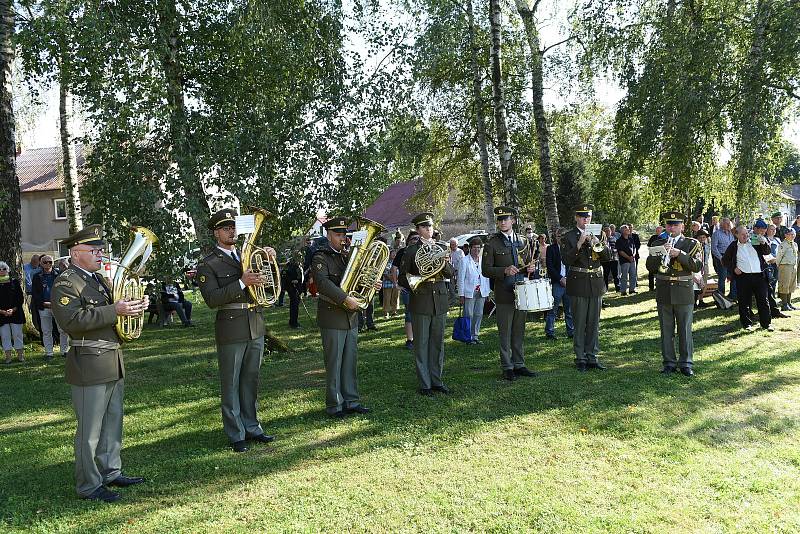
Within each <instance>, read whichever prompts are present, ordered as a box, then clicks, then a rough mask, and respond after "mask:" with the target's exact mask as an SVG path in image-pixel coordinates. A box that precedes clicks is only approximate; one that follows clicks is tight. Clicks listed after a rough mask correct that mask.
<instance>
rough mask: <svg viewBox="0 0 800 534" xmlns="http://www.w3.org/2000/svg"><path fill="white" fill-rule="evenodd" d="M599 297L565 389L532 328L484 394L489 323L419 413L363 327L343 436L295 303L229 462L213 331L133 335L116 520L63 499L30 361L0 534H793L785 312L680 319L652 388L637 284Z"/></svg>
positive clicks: (561, 360)
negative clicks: (524, 366) (628, 291)
mask: <svg viewBox="0 0 800 534" xmlns="http://www.w3.org/2000/svg"><path fill="white" fill-rule="evenodd" d="M640 282H641V281H640ZM644 285H645V286H646V280H645V281H644ZM607 300H608V302H609V304H610V306H609V307H608V308H606V309H605V310H603V314H602V321H601V325H602V332H601V350H602V354H601V359H602V361H604V362H605V363H606V364H607V365H608V366H609V369H608V370H607V371H605V372H598V371H594V372H590V373H586V374H578V373H577V372H576V371H575V370H574V368H573V364H572V359H573V356H572V352H571V344H570V342H569V341H570V340H567V339H566V337H564V329H563V322H562V323H560V324H559V327H558V334H559V336H560V339H558V340H556V341H549V340H547V339H545V337H544V332H543V322H541V321H531V322H529V323H528V327H527V338H526V350H527V355H528V363H529V365H530V367H532V368H534V369H536V370H537V371H539V372H540V373H541V374H540V376H539V377H537V378H532V379H520V380H518V381H516V382H514V383H509V382H504V381H502V380H500V370H499V364H498V354H497V351H498V345H497V339H496V326H495V323H494V321H493V320H491V319H490V320H488V321H486V322H485V327H484V330H483V335H482V339H483V340H484V341H485V344H484V345H482V346H465V345H462V344H460V343H457V342H454V341H452V340H448V341H447V344H446V351H447V352H446V364H445V371H446V382H447V384H448V385H449V386H450V388H451V389H452V394H451V395H450V396H437V397H435V398H425V397H422V396H420V395H418V394H417V393H416V378H415V374H414V366H413V360H412V356H411V354H410V353H409V352H408V351H406V350H404V349H403V348H402V344H403V340H404V337H403V334H402V319H401V318H397V319H390V320H388V321H387V320H379V321H378V328H379V331H378V332H370V333H368V334H366V335H362V337H361V342H360V345H359V354H360V361H359V373H360V389H361V394H362V397H363V401H364V403H365V404H366V405H368V406H370V407H371V408H372V409H373V412H372V413H371V414H370V415H368V416H366V417H352V418H347V419H345V420H343V421H333V420H331V419H329V418H327V417H325V415H324V413H323V408H324V396H323V380H324V369H323V366H322V355H321V350H320V341H319V334H318V332H317V330H316V328H315V327H314V326H313V323H312V322H311V321H310V320H309V318H308V317H306V316H305V314H304V313H303V311H302V308H301V323H302V324H303V327H304V328H303V329H302V330H300V331H293V330H290V329H289V328H288V327H286V326H285V325H286V323H287V315H286V314H287V311H288V308H277V309H276V310H271V311H269V312H268V314H267V317H268V321H269V324H270V327H271V329H272V331H273V332H274V333H275V334H277V335H278V336H280V337H282V338H284V339H286V340H287V341H288V342H289V344H290V345H291V346H292V347H294V349H295V352H294V353H291V354H277V355H271V356H269V357H267V358H265V361H264V365H263V367H262V382H261V409H260V414H261V419H262V424H263V426H264V428H265V430H266V431H267V432H268V433H273V434H276V435H277V440H276V441H275V442H274V443H273V444H271V445H254V446H253V447H252V448H251V450H250V451H249V452H248V453H246V454H242V455H237V454H234V453H232V452H231V451H230V449H229V448H228V446H227V442H226V438H225V436H224V434H223V432H222V427H221V421H220V414H219V400H218V381H217V363H216V357H215V353H214V346H213V323H212V321H213V316H212V313H211V312H210V311H209V310H207V309H206V308H205V307H203V306H202V305H198V306H197V308H196V314H195V317H196V320H197V323H198V327H197V328H194V329H183V328H180V327H171V328H167V329H160V328H158V327H150V328H148V329H147V330H146V331H145V333H144V335H143V336H142V338H141V339H140V340H139V341H138V342H135V343H132V344H130V346H129V347H127V348H126V353H125V357H126V367H127V371H128V376H127V379H126V397H125V408H126V417H125V439H124V448H123V463H124V469H125V471H126V472H127V473H128V474H131V475H139V476H144V477H146V478H147V483H146V484H143V485H141V486H137V487H133V488H128V489H122V490H120V491H121V492H122V493H123V500H122V501H121V502H120V503H118V504H115V505H106V504H102V503H90V502H86V501H82V500H79V499H77V498H76V496H75V493H74V488H73V484H74V483H73V474H72V470H73V458H72V439H73V435H74V425H75V421H74V415H73V412H72V408H71V405H70V400H69V388H68V386H67V385H66V384H65V383H64V381H63V362H62V361H60V360H58V358H57V361H56V362H54V363H50V364H45V363H44V362H42V360H41V353H34V354H30V355H29V358H28V359H29V362H28V363H27V364H25V365H20V364H14V365H12V366H10V367H3V368H2V369H0V400H1V402H0V459H2V469H0V530H3V531H9V532H88V531H105V532H119V531H122V532H246V531H257V532H281V531H379V532H395V531H422V532H463V531H495V532H514V531H533V532H559V533H565V532H581V533H582V532H658V533H662V532H798V531H800V428H799V427H798V422H800V402H799V399H800V312H796V313H795V314H794V316H793V317H792V318H791V319H782V320H778V321H777V322H776V323H775V325H776V327H777V330H776V331H775V332H774V333H772V334H769V333H766V332H763V331H756V332H754V333H750V334H746V333H742V332H741V330H740V329H739V326H738V320H737V315H736V312H735V309H734V310H730V311H728V312H720V311H717V310H715V309H706V310H702V311H700V312H698V313H697V314H696V319H695V347H696V353H695V371H696V372H697V375H696V376H695V377H693V378H691V379H688V378H685V377H682V376H679V375H678V376H669V377H665V376H662V375H660V374H659V373H658V371H659V369H660V367H661V364H660V351H659V334H658V328H657V319H656V315H655V306H654V301H653V300H652V294H651V293H648V292H647V291H646V287H645V291H644V292H642V293H640V294H639V295H636V296H632V297H625V298H622V297H617V296H614V294H613V293H612V294H610V296H609V298H608V299H607ZM308 305H309V308H310V310H311V312H312V314H313V313H314V308H315V305H314V303H313V302H312V301H308ZM454 316H455V313H453V314H451V318H450V319H449V320H448V335H449V333H450V331H451V328H452V318H453V317H454Z"/></svg>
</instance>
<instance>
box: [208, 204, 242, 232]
mask: <svg viewBox="0 0 800 534" xmlns="http://www.w3.org/2000/svg"><path fill="white" fill-rule="evenodd" d="M237 215H239V214H238V213H237V212H236V210H235V209H231V208H225V209H224V210H219V211H218V212H217V213H215V214H214V215H212V216H211V218H210V219H209V220H208V228H209V229H210V230H216V229H217V228H220V227H222V226H230V225H233V224H236V216H237Z"/></svg>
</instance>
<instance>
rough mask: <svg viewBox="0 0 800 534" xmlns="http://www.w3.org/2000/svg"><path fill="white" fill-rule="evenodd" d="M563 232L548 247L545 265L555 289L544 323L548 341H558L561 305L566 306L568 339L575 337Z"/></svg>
mask: <svg viewBox="0 0 800 534" xmlns="http://www.w3.org/2000/svg"><path fill="white" fill-rule="evenodd" d="M562 236H563V230H562V229H561V228H558V229H557V230H556V233H555V234H554V235H553V244H552V245H550V246H549V247H547V252H546V253H545V265H546V266H547V275H548V276H549V277H550V284H551V285H552V288H553V307H552V308H551V309H550V311H548V312H547V318H546V319H545V323H544V333H545V335H546V336H547V338H548V339H556V329H555V324H556V317H557V316H558V307H559V305H560V304H563V306H564V323H565V324H566V326H567V337H569V338H572V337H573V336H574V330H575V327H574V324H573V322H572V306H571V305H570V301H569V296H567V266H566V265H564V262H563V261H562V259H561V245H560V243H561V238H562Z"/></svg>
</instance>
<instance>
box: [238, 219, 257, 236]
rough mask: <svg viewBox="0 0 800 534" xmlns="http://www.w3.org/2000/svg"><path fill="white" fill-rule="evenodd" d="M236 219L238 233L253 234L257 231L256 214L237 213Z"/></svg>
mask: <svg viewBox="0 0 800 534" xmlns="http://www.w3.org/2000/svg"><path fill="white" fill-rule="evenodd" d="M234 219H235V221H234V223H235V224H236V233H237V234H252V233H253V232H255V231H256V218H255V215H237V216H236V217H234Z"/></svg>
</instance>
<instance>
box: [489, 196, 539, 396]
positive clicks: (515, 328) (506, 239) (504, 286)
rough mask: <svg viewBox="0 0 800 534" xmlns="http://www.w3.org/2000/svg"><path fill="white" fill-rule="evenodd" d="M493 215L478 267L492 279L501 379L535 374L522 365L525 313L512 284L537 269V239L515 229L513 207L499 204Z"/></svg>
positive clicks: (515, 220) (515, 216)
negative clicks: (493, 225)
mask: <svg viewBox="0 0 800 534" xmlns="http://www.w3.org/2000/svg"><path fill="white" fill-rule="evenodd" d="M494 215H495V217H496V219H497V229H498V232H497V233H494V234H492V235H491V236H489V240H488V241H487V242H486V245H485V246H484V247H483V258H482V260H481V270H482V271H483V276H485V277H486V278H488V279H489V280H491V281H493V282H494V300H495V305H496V306H497V308H496V309H497V333H498V334H499V335H500V367H501V369H502V373H503V378H504V379H506V380H509V381H514V380H516V379H517V377H519V376H536V373H535V372H533V371H531V370H530V369H528V368H527V367H526V366H525V320H526V319H527V316H528V312H527V311H525V310H518V309H517V307H516V304H515V299H514V286H515V285H516V284H517V282H522V281H523V280H525V279H526V278H527V277H528V276H529V275H530V274H531V273H533V271H534V270H535V269H536V266H535V265H534V263H533V261H532V260H533V259H534V258H538V255H539V249H538V243H537V242H536V241H530V240H529V239H528V238H527V237H526V236H522V235H519V234H518V233H516V232H515V231H514V224H516V222H517V210H516V209H514V208H510V207H507V206H498V207H496V208H495V209H494Z"/></svg>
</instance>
